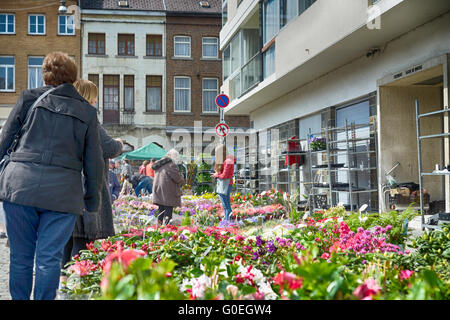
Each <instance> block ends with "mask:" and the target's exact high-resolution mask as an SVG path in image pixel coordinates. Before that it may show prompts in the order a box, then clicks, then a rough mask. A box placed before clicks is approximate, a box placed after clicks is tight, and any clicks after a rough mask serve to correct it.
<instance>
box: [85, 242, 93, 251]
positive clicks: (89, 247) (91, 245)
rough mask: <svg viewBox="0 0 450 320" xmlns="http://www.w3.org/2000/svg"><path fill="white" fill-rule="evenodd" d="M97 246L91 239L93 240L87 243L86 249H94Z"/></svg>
mask: <svg viewBox="0 0 450 320" xmlns="http://www.w3.org/2000/svg"><path fill="white" fill-rule="evenodd" d="M94 248H95V247H94V243H93V242H92V241H91V242H89V243H86V249H88V250H92V249H94Z"/></svg>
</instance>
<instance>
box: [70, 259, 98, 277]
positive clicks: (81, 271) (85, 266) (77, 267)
mask: <svg viewBox="0 0 450 320" xmlns="http://www.w3.org/2000/svg"><path fill="white" fill-rule="evenodd" d="M71 269H72V270H73V271H74V272H75V273H76V274H78V275H79V276H81V277H83V276H86V275H88V274H89V273H90V272H91V271H93V270H95V269H97V266H96V265H94V264H93V263H92V262H91V261H89V260H82V261H77V262H75V264H74V265H73V266H72V267H71Z"/></svg>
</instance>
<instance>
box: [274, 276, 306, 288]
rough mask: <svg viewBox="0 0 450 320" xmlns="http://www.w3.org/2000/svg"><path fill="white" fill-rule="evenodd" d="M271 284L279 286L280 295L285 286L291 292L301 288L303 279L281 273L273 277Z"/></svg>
mask: <svg viewBox="0 0 450 320" xmlns="http://www.w3.org/2000/svg"><path fill="white" fill-rule="evenodd" d="M273 283H274V284H276V285H279V286H280V293H281V291H282V289H283V288H284V287H285V286H286V285H287V286H288V288H289V290H291V291H293V290H296V289H298V288H301V287H302V286H303V279H302V278H300V277H298V276H297V275H295V274H293V273H290V272H285V271H281V272H280V273H278V274H277V275H276V276H275V278H274V279H273Z"/></svg>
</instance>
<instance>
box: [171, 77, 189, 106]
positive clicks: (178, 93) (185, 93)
mask: <svg viewBox="0 0 450 320" xmlns="http://www.w3.org/2000/svg"><path fill="white" fill-rule="evenodd" d="M174 91H175V107H174V110H175V112H188V111H191V78H189V77H175V90H174Z"/></svg>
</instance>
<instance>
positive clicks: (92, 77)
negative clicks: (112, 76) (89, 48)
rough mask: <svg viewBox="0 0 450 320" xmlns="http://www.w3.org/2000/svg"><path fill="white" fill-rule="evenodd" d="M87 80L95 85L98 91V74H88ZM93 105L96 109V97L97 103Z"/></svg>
mask: <svg viewBox="0 0 450 320" xmlns="http://www.w3.org/2000/svg"><path fill="white" fill-rule="evenodd" d="M88 80H89V81H92V82H93V83H94V84H95V85H96V86H97V88H98V91H99V92H100V81H99V75H98V74H88ZM94 107H95V109H97V111H98V97H97V103H96V104H95V105H94Z"/></svg>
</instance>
